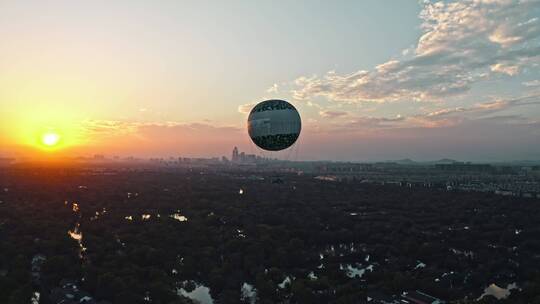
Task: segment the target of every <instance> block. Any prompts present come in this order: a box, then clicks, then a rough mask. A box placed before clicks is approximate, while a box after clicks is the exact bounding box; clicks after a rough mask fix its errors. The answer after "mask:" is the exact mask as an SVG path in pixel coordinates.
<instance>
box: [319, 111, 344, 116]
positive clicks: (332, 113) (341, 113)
mask: <svg viewBox="0 0 540 304" xmlns="http://www.w3.org/2000/svg"><path fill="white" fill-rule="evenodd" d="M347 114H348V113H347V112H345V111H330V110H325V111H320V112H319V115H321V116H322V117H325V118H336V117H342V116H346V115H347Z"/></svg>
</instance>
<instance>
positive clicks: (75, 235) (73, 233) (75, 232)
mask: <svg viewBox="0 0 540 304" xmlns="http://www.w3.org/2000/svg"><path fill="white" fill-rule="evenodd" d="M80 226H81V224H80V223H77V224H75V227H73V229H72V230H68V232H67V233H68V235H69V236H70V237H71V238H72V239H74V240H76V241H77V243H78V244H79V258H80V259H83V258H84V252H85V251H86V247H84V245H83V242H82V240H83V235H82V232H81V231H80V229H79V228H80Z"/></svg>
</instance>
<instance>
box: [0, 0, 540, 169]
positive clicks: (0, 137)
mask: <svg viewBox="0 0 540 304" xmlns="http://www.w3.org/2000/svg"><path fill="white" fill-rule="evenodd" d="M269 98H280V99H285V100H288V101H290V102H291V103H293V104H294V105H295V106H296V107H297V109H298V110H299V112H300V114H301V116H302V120H303V130H302V131H303V133H302V135H301V137H300V140H299V143H298V145H299V147H298V150H297V153H298V158H299V159H305V160H318V159H333V160H353V161H376V160H385V159H401V158H412V159H415V160H435V159H440V158H454V159H458V160H470V161H500V160H516V159H540V157H539V155H540V1H532V0H522V1H506V0H489V1H488V0H470V1H457V2H454V1H444V2H429V1H380V0H376V1H262V0H260V1H259V0H257V1H133V0H130V1H104V0H103V1H99V0H96V1H85V2H83V1H24V0H22V1H15V0H13V1H9V0H3V1H0V156H12V157H23V156H28V157H39V156H42V155H62V156H66V155H68V156H90V155H93V154H97V153H99V154H106V155H110V156H112V155H120V156H128V155H133V156H140V157H151V156H160V157H169V156H186V157H189V156H221V155H229V154H230V151H231V150H232V148H233V146H235V145H237V146H239V147H240V149H241V150H244V151H247V152H250V153H251V152H256V149H254V147H253V145H252V144H250V141H249V138H248V136H247V130H246V119H247V114H246V112H248V111H249V110H250V109H251V107H252V106H253V105H254V103H256V102H259V101H262V100H264V99H269ZM46 134H56V135H58V136H59V139H58V143H56V141H53V140H54V139H55V138H52V137H51V136H50V135H49V137H48V139H49V140H51V142H53V143H54V145H51V147H48V146H47V145H45V144H44V142H43V138H44V136H45V135H46Z"/></svg>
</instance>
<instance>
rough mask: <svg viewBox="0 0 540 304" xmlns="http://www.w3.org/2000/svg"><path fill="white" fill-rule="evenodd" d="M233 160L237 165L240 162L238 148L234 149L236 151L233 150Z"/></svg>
mask: <svg viewBox="0 0 540 304" xmlns="http://www.w3.org/2000/svg"><path fill="white" fill-rule="evenodd" d="M231 160H232V161H233V162H235V163H236V162H238V148H237V147H234V149H233V150H232V158H231Z"/></svg>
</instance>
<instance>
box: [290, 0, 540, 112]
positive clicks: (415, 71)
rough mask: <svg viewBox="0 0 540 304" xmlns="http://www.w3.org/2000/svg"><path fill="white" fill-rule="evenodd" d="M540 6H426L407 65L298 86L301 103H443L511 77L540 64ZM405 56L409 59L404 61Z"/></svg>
mask: <svg viewBox="0 0 540 304" xmlns="http://www.w3.org/2000/svg"><path fill="white" fill-rule="evenodd" d="M539 15H540V1H537V0H529V1H518V0H515V1H512V0H508V1H488V0H464V1H454V2H446V1H444V2H443V1H440V2H435V3H432V2H428V1H426V2H424V3H423V9H422V11H421V13H420V18H421V19H422V29H423V34H422V36H421V37H420V39H419V40H418V42H417V44H416V49H415V50H414V54H413V55H412V57H410V58H408V57H407V58H403V59H401V60H390V61H387V62H385V63H382V64H380V65H378V66H376V67H375V69H374V70H371V71H364V70H361V71H357V72H354V73H351V74H346V75H340V74H338V73H336V72H334V71H330V72H328V73H327V74H326V75H324V76H322V77H318V76H303V77H299V78H298V79H296V81H295V85H296V88H295V89H294V90H293V92H292V93H293V96H294V98H296V99H300V100H303V99H309V98H313V97H316V96H322V97H326V98H328V99H329V100H333V101H338V102H363V101H377V102H386V101H394V100H404V99H407V100H411V99H412V100H439V99H441V98H444V97H448V96H453V95H458V94H462V93H464V92H467V91H469V90H470V89H471V87H472V86H473V85H474V83H476V82H479V81H482V80H484V79H489V78H491V77H494V76H495V75H497V74H498V75H508V76H514V75H517V74H519V73H520V72H521V71H522V69H523V68H524V67H526V66H527V67H529V68H531V67H534V66H536V65H538V63H539V62H540V46H539V45H538V40H539V37H540V19H539V18H538V16H539ZM405 55H407V54H405Z"/></svg>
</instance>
